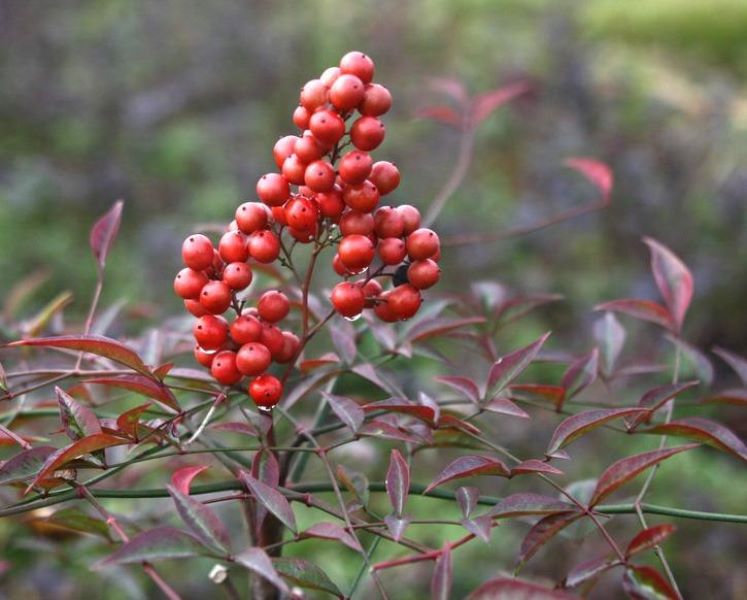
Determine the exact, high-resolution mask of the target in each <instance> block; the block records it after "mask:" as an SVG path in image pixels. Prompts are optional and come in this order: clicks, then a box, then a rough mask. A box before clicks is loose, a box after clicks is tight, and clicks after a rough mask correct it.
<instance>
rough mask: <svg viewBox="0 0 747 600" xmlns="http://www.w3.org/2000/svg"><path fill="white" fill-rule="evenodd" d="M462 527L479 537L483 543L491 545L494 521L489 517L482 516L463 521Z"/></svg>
mask: <svg viewBox="0 0 747 600" xmlns="http://www.w3.org/2000/svg"><path fill="white" fill-rule="evenodd" d="M461 523H462V527H464V528H465V529H466V530H467V531H469V532H470V533H471V534H473V535H476V536H477V537H479V538H480V539H481V540H482V541H483V542H485V543H490V532H491V531H492V530H493V519H492V518H491V517H489V516H487V515H480V516H479V517H474V518H472V519H462V521H461Z"/></svg>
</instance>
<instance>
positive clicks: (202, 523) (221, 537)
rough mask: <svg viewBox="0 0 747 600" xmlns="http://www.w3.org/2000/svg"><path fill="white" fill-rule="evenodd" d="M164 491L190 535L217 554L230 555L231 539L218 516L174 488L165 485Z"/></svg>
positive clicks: (207, 507)
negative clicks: (171, 500) (189, 530)
mask: <svg viewBox="0 0 747 600" xmlns="http://www.w3.org/2000/svg"><path fill="white" fill-rule="evenodd" d="M166 489H167V490H168V492H169V494H171V497H172V499H173V500H174V505H175V506H176V512H178V513H179V516H180V517H181V518H182V521H184V524H185V525H186V526H187V527H189V529H191V530H192V533H194V534H195V535H196V536H197V537H198V538H199V539H201V540H202V542H203V543H204V544H205V545H207V546H211V547H212V548H214V549H216V550H218V551H219V552H222V553H226V554H230V552H231V538H230V537H229V535H228V530H227V529H226V527H225V525H223V522H222V521H221V520H220V519H219V518H218V515H216V514H215V512H213V510H212V509H211V508H210V507H209V506H207V505H205V504H203V503H202V502H200V501H199V500H195V499H194V498H192V497H191V496H188V495H187V494H183V493H182V492H180V491H179V490H178V489H176V488H175V487H174V486H171V485H167V486H166Z"/></svg>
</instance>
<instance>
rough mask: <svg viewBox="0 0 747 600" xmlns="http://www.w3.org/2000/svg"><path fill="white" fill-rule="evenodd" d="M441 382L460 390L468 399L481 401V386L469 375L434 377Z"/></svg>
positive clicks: (476, 401) (475, 401)
mask: <svg viewBox="0 0 747 600" xmlns="http://www.w3.org/2000/svg"><path fill="white" fill-rule="evenodd" d="M434 379H435V380H436V381H438V382H440V383H443V384H445V385H447V386H449V387H450V388H451V389H453V390H456V391H457V392H459V393H460V394H461V395H462V396H463V397H464V398H466V399H467V400H469V401H471V402H474V403H475V404H477V403H478V402H479V401H480V396H481V395H482V394H481V393H480V388H479V387H477V384H476V383H475V382H474V381H472V380H471V379H469V378H468V377H459V376H440V377H434Z"/></svg>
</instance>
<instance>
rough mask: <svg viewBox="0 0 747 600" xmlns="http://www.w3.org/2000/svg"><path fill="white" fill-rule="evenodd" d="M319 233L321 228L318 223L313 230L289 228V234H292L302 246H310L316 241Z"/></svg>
mask: <svg viewBox="0 0 747 600" xmlns="http://www.w3.org/2000/svg"><path fill="white" fill-rule="evenodd" d="M318 232H319V228H318V227H317V224H316V223H314V226H313V227H312V228H311V229H296V228H295V227H288V233H290V234H291V236H292V237H293V238H294V239H295V240H296V241H298V242H300V243H301V244H310V243H311V242H313V241H314V240H315V239H316V235H317V233H318Z"/></svg>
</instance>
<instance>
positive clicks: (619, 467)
mask: <svg viewBox="0 0 747 600" xmlns="http://www.w3.org/2000/svg"><path fill="white" fill-rule="evenodd" d="M695 447H697V444H687V445H685V446H678V447H676V448H663V449H662V450H651V451H650V452H643V453H641V454H636V455H635V456H628V457H626V458H622V459H620V460H618V461H616V462H614V463H612V464H611V465H610V466H609V467H607V469H605V471H604V473H602V475H601V476H600V477H599V479H598V480H597V486H596V488H595V489H594V493H593V494H592V497H591V500H590V501H589V506H594V505H595V504H598V503H599V502H600V501H602V500H603V499H604V498H606V497H607V496H609V495H610V494H611V493H612V492H614V491H615V490H616V489H618V488H619V487H621V486H622V485H624V484H626V483H627V482H628V481H630V480H631V479H633V478H634V477H636V476H637V475H638V474H639V473H642V472H643V471H645V470H646V469H648V468H649V467H652V466H654V465H655V464H658V463H660V462H661V461H663V460H665V459H667V458H669V457H670V456H674V455H675V454H679V453H680V452H683V451H685V450H691V449H693V448H695Z"/></svg>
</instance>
